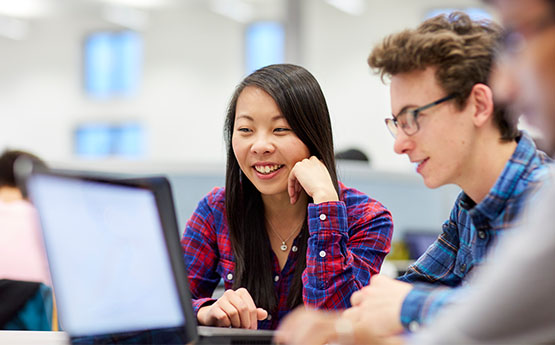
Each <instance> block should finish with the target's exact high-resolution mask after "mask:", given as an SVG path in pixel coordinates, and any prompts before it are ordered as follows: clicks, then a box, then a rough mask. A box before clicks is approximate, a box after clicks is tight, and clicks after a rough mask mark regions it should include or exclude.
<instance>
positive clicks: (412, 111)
mask: <svg viewBox="0 0 555 345" xmlns="http://www.w3.org/2000/svg"><path fill="white" fill-rule="evenodd" d="M455 96H456V94H454V93H452V94H450V95H449V96H446V97H443V98H440V99H438V100H437V101H434V102H432V103H430V104H426V105H424V106H421V107H418V108H406V109H403V110H401V112H400V113H399V114H397V116H395V115H393V118H391V119H385V124H386V126H387V129H389V132H391V135H393V137H394V138H397V134H398V132H399V127H400V128H401V129H402V130H403V132H405V134H406V135H408V136H411V135H414V134H416V132H418V130H419V129H420V125H419V124H418V120H417V118H418V115H419V114H420V112H421V111H424V110H426V109H430V108H431V107H434V106H436V105H438V104H441V103H443V102H446V101H448V100H450V99H453V98H455Z"/></svg>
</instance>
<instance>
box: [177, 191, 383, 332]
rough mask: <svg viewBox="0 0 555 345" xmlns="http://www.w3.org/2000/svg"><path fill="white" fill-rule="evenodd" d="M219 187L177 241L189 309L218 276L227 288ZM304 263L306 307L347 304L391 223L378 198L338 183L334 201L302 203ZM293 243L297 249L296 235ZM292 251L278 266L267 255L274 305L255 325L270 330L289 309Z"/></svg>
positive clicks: (379, 256)
mask: <svg viewBox="0 0 555 345" xmlns="http://www.w3.org/2000/svg"><path fill="white" fill-rule="evenodd" d="M224 193H225V191H224V188H215V189H214V190H212V192H210V193H209V194H208V195H207V196H206V197H205V198H204V199H202V200H201V201H200V203H199V205H198V207H197V209H196V211H195V212H194V213H193V215H192V217H191V218H190V219H189V221H188V222H187V225H186V229H185V232H184V234H183V238H182V240H181V245H182V248H183V253H184V260H185V264H186V265H187V268H188V275H189V282H190V285H191V286H190V288H191V293H192V296H193V308H194V311H195V313H196V312H198V309H199V308H200V307H201V306H202V305H203V304H204V303H206V302H208V301H212V299H211V298H210V296H212V293H213V292H214V289H215V288H216V286H217V284H218V282H219V281H220V279H223V281H224V285H225V288H226V289H231V287H232V284H233V279H234V269H235V258H234V255H233V251H232V249H231V242H230V238H229V230H228V227H227V222H226V217H225V194H224ZM308 225H309V233H310V236H309V239H308V249H307V258H306V261H307V267H306V269H305V271H304V272H303V277H302V279H303V285H304V288H303V297H304V301H305V304H306V305H310V306H312V307H316V308H323V309H339V308H347V307H349V306H350V301H349V300H350V297H351V294H352V293H353V292H354V291H356V290H358V289H360V288H361V287H362V286H364V285H367V284H368V283H369V281H370V277H371V276H372V275H373V274H375V273H378V272H379V270H380V267H381V264H382V262H383V259H384V257H385V256H386V255H387V253H388V252H389V248H390V245H391V236H392V234H393V222H392V219H391V214H390V213H389V211H388V210H387V209H386V208H385V207H384V206H383V205H382V204H380V203H379V202H377V201H376V200H373V199H371V198H369V197H368V196H366V195H364V194H362V193H360V192H359V191H357V190H355V189H352V188H347V187H345V186H344V185H343V184H340V201H338V202H326V203H321V204H317V205H315V204H310V205H309V206H308ZM293 246H297V247H298V238H297V239H295V240H294V242H293ZM298 259H299V255H298V252H294V251H293V250H291V251H290V253H289V257H288V259H287V262H286V264H285V266H284V267H283V270H280V268H279V262H278V260H277V258H276V257H275V255H274V256H273V267H272V268H271V269H272V272H273V275H274V277H275V279H274V281H275V283H274V287H275V290H276V295H277V296H278V308H277V310H275V311H272V312H271V314H270V315H271V317H270V318H269V319H268V320H264V321H260V322H259V324H258V327H259V328H261V329H275V328H277V326H278V323H279V320H281V319H282V318H283V317H284V316H285V315H286V314H287V313H288V312H289V311H290V310H289V308H288V307H287V296H288V292H289V289H290V287H291V285H292V280H293V273H294V268H295V264H296V262H297V261H298Z"/></svg>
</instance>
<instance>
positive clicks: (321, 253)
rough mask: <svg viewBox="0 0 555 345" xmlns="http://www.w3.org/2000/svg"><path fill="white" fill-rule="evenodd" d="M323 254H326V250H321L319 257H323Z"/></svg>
mask: <svg viewBox="0 0 555 345" xmlns="http://www.w3.org/2000/svg"><path fill="white" fill-rule="evenodd" d="M325 256H326V252H325V251H323V250H322V251H321V252H320V257H321V258H323V257H325Z"/></svg>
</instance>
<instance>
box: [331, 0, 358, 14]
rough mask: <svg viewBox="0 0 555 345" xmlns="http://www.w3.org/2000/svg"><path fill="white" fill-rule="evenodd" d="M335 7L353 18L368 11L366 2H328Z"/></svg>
mask: <svg viewBox="0 0 555 345" xmlns="http://www.w3.org/2000/svg"><path fill="white" fill-rule="evenodd" d="M326 2H327V3H328V4H330V5H332V6H333V7H335V8H337V9H338V10H341V11H343V12H345V13H348V14H351V15H353V16H360V15H362V14H363V13H364V11H365V10H366V3H365V2H364V0H326Z"/></svg>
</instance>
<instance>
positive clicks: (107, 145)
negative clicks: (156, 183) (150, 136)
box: [74, 122, 146, 159]
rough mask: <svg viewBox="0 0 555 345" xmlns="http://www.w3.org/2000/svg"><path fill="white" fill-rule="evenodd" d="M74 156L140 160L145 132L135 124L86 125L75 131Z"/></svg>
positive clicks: (140, 126) (143, 149) (143, 150)
mask: <svg viewBox="0 0 555 345" xmlns="http://www.w3.org/2000/svg"><path fill="white" fill-rule="evenodd" d="M74 140H75V143H74V146H75V154H76V155H77V156H78V157H80V158H87V159H100V158H126V159H134V158H142V157H144V154H145V140H146V138H145V131H144V128H143V126H142V125H141V124H139V123H135V122H129V123H120V124H110V123H88V124H82V125H79V126H78V127H77V128H76V129H75V139H74Z"/></svg>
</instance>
